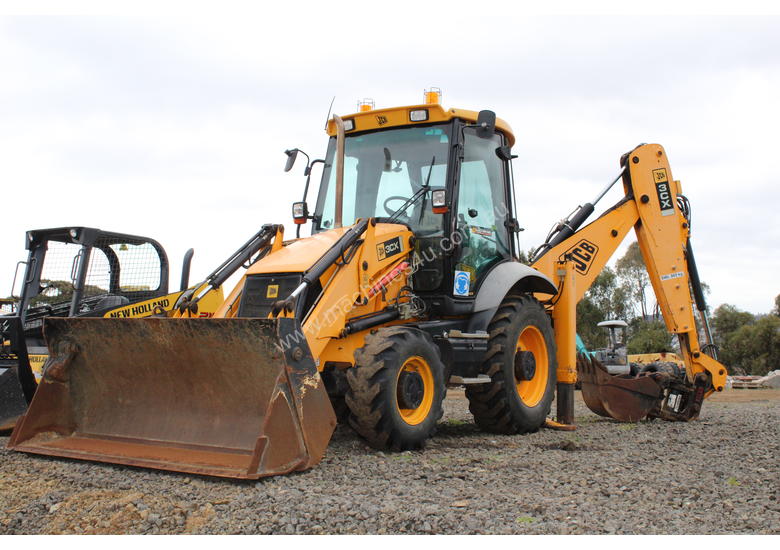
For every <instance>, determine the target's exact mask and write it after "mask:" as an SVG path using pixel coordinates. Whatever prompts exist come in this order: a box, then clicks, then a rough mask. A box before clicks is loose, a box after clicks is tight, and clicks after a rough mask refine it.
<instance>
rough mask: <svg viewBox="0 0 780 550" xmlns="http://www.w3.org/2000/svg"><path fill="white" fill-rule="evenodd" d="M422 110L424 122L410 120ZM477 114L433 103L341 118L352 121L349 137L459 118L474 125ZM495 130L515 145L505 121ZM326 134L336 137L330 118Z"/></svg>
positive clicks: (379, 110)
mask: <svg viewBox="0 0 780 550" xmlns="http://www.w3.org/2000/svg"><path fill="white" fill-rule="evenodd" d="M423 109H424V110H427V111H428V117H427V118H426V119H425V120H421V121H413V120H411V116H410V113H411V112H412V111H421V110H423ZM478 114H479V113H478V112H477V111H469V110H466V109H444V107H442V106H441V105H439V104H438V103H433V104H422V105H409V106H405V107H390V108H387V109H371V110H369V111H361V112H359V113H353V114H350V115H345V116H343V117H341V118H342V119H343V120H344V121H345V122H346V121H347V120H352V121H354V124H355V126H354V128H353V129H351V130H348V131H347V132H346V134H347V135H349V134H353V133H356V132H365V131H367V130H379V129H385V128H392V127H398V126H410V125H417V124H431V123H436V122H449V121H450V120H452V119H454V118H460V119H462V120H465V121H466V122H470V123H476V122H477V115H478ZM496 130H498V131H499V132H501V133H502V134H504V135H505V136H506V139H507V142H508V143H509V145H510V146H513V145H514V144H515V135H514V133H513V132H512V128H511V127H510V126H509V124H508V123H507V122H506V121H505V120H502V119H500V118H496ZM326 132H327V133H328V135H330V136H335V135H336V124H335V122H334V121H333V119H332V118H331V119H330V120H328V126H327V128H326Z"/></svg>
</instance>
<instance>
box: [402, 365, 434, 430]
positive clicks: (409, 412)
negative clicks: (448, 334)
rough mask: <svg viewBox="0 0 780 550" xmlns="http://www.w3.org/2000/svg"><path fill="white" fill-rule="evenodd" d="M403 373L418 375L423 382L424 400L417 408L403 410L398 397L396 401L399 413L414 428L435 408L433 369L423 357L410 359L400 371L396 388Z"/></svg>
mask: <svg viewBox="0 0 780 550" xmlns="http://www.w3.org/2000/svg"><path fill="white" fill-rule="evenodd" d="M402 372H414V373H417V374H418V375H419V376H420V378H421V379H422V382H423V398H422V401H421V402H420V404H419V405H418V406H417V407H416V408H414V409H402V408H401V406H400V404H399V403H398V398H397V397H396V401H395V406H396V408H397V409H398V413H399V414H400V415H401V418H402V419H403V421H404V422H406V423H407V424H410V425H412V426H416V425H417V424H420V423H422V422H423V421H424V420H425V419H426V418H428V414H430V412H431V408H432V407H433V393H434V383H433V371H431V367H430V365H428V362H427V361H426V360H425V359H423V358H422V357H420V356H418V355H415V356H413V357H410V358H409V359H407V360H406V361H405V362H404V364H403V365H402V366H401V368H400V369H398V376H397V377H396V381H395V382H396V388H398V381H399V379H400V378H401V373H402Z"/></svg>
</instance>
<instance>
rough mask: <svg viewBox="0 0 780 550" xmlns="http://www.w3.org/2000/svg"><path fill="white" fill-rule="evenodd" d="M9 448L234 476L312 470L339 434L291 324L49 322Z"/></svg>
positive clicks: (237, 321) (305, 347)
mask: <svg viewBox="0 0 780 550" xmlns="http://www.w3.org/2000/svg"><path fill="white" fill-rule="evenodd" d="M45 335H46V340H47V344H48V346H49V360H48V361H47V363H46V365H45V367H44V375H43V379H42V380H41V383H40V385H39V387H38V391H37V392H36V394H35V397H34V399H33V401H32V403H31V404H30V408H29V409H28V411H27V414H25V416H24V417H23V418H22V419H21V420H20V421H19V423H18V424H17V426H16V428H15V429H14V432H13V433H12V435H11V440H10V442H9V444H8V446H9V448H11V449H14V450H17V451H24V452H29V453H37V454H44V455H53V456H63V457H70V458H80V459H87V460H98V461H102V462H112V463H117V464H128V465H131V466H144V467H148V468H158V469H162V470H173V471H179V472H190V473H195V474H206V475H213V476H222V477H233V478H250V479H256V478H259V477H263V476H271V475H277V474H285V473H288V472H292V471H295V470H305V469H307V468H311V467H312V466H314V465H316V464H317V463H318V462H319V461H320V459H321V458H322V456H323V454H324V452H325V449H326V447H327V445H328V442H329V440H330V437H331V435H332V433H333V429H334V427H335V425H336V419H335V415H334V413H333V408H332V407H331V405H330V401H329V399H328V395H327V393H326V391H325V387H324V384H323V382H322V379H321V378H320V376H319V374H318V372H317V368H316V366H315V364H314V360H313V358H312V356H311V352H310V351H309V347H308V345H307V343H306V339H305V338H304V336H303V333H302V332H301V330H300V327H299V325H298V323H297V322H296V321H295V320H293V319H169V318H147V319H85V318H68V319H57V318H49V319H46V325H45Z"/></svg>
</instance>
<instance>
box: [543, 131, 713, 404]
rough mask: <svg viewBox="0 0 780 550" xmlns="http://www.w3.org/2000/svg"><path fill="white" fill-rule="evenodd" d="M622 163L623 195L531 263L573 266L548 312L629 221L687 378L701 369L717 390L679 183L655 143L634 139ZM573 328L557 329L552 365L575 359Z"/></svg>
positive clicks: (599, 262)
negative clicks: (703, 339) (699, 324)
mask: <svg viewBox="0 0 780 550" xmlns="http://www.w3.org/2000/svg"><path fill="white" fill-rule="evenodd" d="M621 165H622V166H623V167H624V170H623V172H622V174H623V187H624V190H625V195H626V196H625V197H624V198H623V199H622V200H621V201H619V202H618V203H617V204H615V205H614V206H613V207H612V208H610V209H609V210H607V211H606V212H605V213H604V214H602V215H601V217H599V218H598V219H597V220H595V221H594V222H592V223H590V224H589V225H587V226H585V227H583V228H582V229H580V230H579V231H576V232H575V233H574V234H573V235H571V236H570V237H568V238H567V239H565V240H563V241H562V242H559V243H558V244H556V245H555V246H553V247H551V248H549V250H547V251H544V250H542V254H541V255H539V256H540V257H538V258H537V259H536V261H535V263H534V267H535V268H537V269H538V270H539V271H541V272H542V273H545V274H547V275H548V276H550V277H553V278H555V279H558V280H560V279H561V277H560V276H557V275H558V274H559V272H561V273H562V272H564V271H565V270H564V269H563V264H565V263H568V264H570V266H571V271H573V277H571V278H569V279H564V284H563V285H562V287H561V292H560V293H559V297H558V298H557V301H556V303H555V305H554V306H553V316H554V317H555V316H556V312H555V309H556V308H557V307H559V304H567V307H569V308H574V307H576V303H577V302H579V300H581V299H582V297H583V295H584V294H585V292H586V291H587V290H588V288H589V287H590V285H591V284H592V283H593V281H594V280H595V279H596V277H597V276H598V274H599V273H601V271H602V269H604V266H605V265H606V264H607V262H608V261H609V259H610V257H611V256H612V254H613V253H614V252H615V250H616V249H617V247H618V246H619V245H620V243H621V242H622V240H623V238H624V237H625V236H626V235H627V234H628V231H629V230H630V228H631V227H632V226H633V227H634V230H635V231H636V235H637V240H638V241H639V248H640V250H641V253H642V257H643V259H644V262H645V266H646V268H647V272H648V275H649V279H650V282H651V284H652V286H653V290H654V291H655V295H656V298H657V299H658V304H659V306H660V308H661V312H662V314H663V317H664V321H665V323H666V327H667V329H668V330H669V332H671V333H674V334H677V336H678V338H679V341H680V348H681V351H682V355H683V359H684V361H685V364H686V374H687V377H688V380H689V382H691V383H694V381H695V379H696V377H697V375H699V374H701V375H703V376H704V377H706V384H705V387H706V389H705V392H706V395H709V394H710V393H712V392H713V391H721V390H722V389H723V388H724V387H725V384H726V368H725V367H724V366H723V365H721V364H720V363H719V362H718V361H716V360H715V359H714V358H713V357H710V356H709V355H707V354H706V353H704V352H703V351H702V348H701V347H700V344H699V338H698V335H697V332H696V323H695V319H694V314H693V304H694V299H693V298H692V296H691V286H693V289H694V294H695V298H696V300H695V301H696V305H697V306H698V309H699V310H700V311H702V313H703V315H702V317H703V319H704V320H705V324H706V305H705V304H704V300H703V294H702V293H701V284H700V282H699V280H698V273H697V272H696V266H695V262H694V261H693V253H692V249H691V245H690V240H689V238H690V232H691V228H690V222H689V219H688V217H687V216H688V205H687V200H686V199H685V198H684V197H683V196H682V194H681V187H680V182H678V181H674V180H673V179H672V172H671V169H670V168H669V162H668V159H667V157H666V153H665V151H664V149H663V147H661V146H660V145H658V144H647V145H640V146H639V147H637V148H636V149H634V150H633V151H631V152H630V153H627V154H626V155H624V156H623V158H622V159H621ZM626 167H627V169H626ZM569 281H570V282H569ZM567 293H568V296H567ZM567 298H568V299H567ZM573 315H574V312H573V311H572V312H570V317H571V316H573ZM559 316H560V312H559ZM575 328H576V327H575V326H574V325H573V324H572V326H571V327H570V328H569V329H567V330H566V332H567V334H560V335H559V337H560V340H559V354H558V359H559V371H560V367H562V366H563V367H565V366H567V365H568V366H572V365H574V364H575V363H576V346H575ZM705 328H708V327H705ZM569 333H570V334H569ZM570 370H571V369H570ZM559 382H560V380H559ZM567 382H569V381H568V380H567Z"/></svg>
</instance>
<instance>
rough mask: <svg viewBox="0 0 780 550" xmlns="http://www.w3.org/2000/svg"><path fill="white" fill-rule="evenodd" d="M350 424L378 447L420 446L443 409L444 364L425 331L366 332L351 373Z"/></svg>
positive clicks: (348, 404)
mask: <svg viewBox="0 0 780 550" xmlns="http://www.w3.org/2000/svg"><path fill="white" fill-rule="evenodd" d="M347 381H348V382H349V391H348V392H347V395H346V403H347V406H348V407H349V411H350V414H349V423H350V425H351V426H352V428H353V429H354V430H355V431H356V432H357V433H358V434H359V435H360V436H361V437H363V438H364V439H365V440H366V441H367V442H368V444H369V445H371V446H372V447H374V448H377V449H390V450H394V451H405V450H411V449H419V448H421V447H423V446H424V445H425V442H426V441H427V440H428V439H429V438H430V437H432V436H433V434H434V432H435V431H436V423H437V422H438V421H439V419H440V418H441V417H442V414H443V412H444V410H443V408H442V402H443V401H444V394H445V386H444V365H443V364H442V362H441V358H440V356H439V348H438V347H437V346H436V344H434V342H433V340H432V339H431V337H430V336H429V335H428V334H426V333H425V332H423V331H421V330H419V329H416V328H411V327H383V328H380V329H379V330H377V331H376V332H375V333H373V334H369V335H367V336H366V341H365V345H364V346H363V347H362V348H360V349H359V350H357V351H356V352H355V367H354V368H351V369H349V370H348V371H347Z"/></svg>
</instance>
